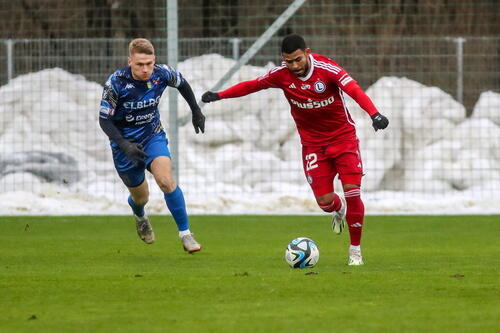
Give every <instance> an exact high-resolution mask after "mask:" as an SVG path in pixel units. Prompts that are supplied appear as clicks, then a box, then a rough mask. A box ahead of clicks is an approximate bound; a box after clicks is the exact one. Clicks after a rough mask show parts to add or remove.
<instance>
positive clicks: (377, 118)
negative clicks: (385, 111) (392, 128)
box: [372, 112, 389, 132]
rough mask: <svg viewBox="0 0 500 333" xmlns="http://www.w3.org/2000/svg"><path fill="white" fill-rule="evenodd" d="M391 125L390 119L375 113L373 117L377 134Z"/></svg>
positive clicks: (373, 124)
mask: <svg viewBox="0 0 500 333" xmlns="http://www.w3.org/2000/svg"><path fill="white" fill-rule="evenodd" d="M387 125H389V119H387V117H386V116H384V115H382V114H380V113H379V112H377V113H375V114H374V115H373V116H372V126H373V128H374V129H375V132H376V131H378V130H379V129H384V128H386V127H387Z"/></svg>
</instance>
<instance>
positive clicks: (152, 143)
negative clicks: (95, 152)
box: [112, 132, 170, 187]
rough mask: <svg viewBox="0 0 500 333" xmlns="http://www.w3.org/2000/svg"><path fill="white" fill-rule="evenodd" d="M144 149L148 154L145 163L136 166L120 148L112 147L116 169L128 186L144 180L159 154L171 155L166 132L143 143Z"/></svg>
mask: <svg viewBox="0 0 500 333" xmlns="http://www.w3.org/2000/svg"><path fill="white" fill-rule="evenodd" d="M142 149H143V150H144V152H145V153H146V154H147V155H148V156H147V157H146V159H145V160H144V164H142V165H140V166H136V165H134V163H133V162H132V160H131V159H129V158H128V157H127V156H126V155H125V154H124V153H123V152H122V151H121V149H120V148H118V147H113V148H112V151H113V161H114V163H115V168H116V171H117V172H118V175H119V176H120V178H121V179H122V181H123V183H124V184H125V185H126V186H127V187H136V186H139V185H141V184H142V182H144V179H145V177H146V175H145V170H146V169H148V170H149V166H150V165H151V163H152V162H153V160H154V159H155V158H157V157H159V156H167V157H170V151H169V150H168V140H167V138H166V136H165V133H164V132H161V133H158V134H155V135H153V136H152V137H151V138H150V139H149V140H148V141H146V142H145V143H143V147H142Z"/></svg>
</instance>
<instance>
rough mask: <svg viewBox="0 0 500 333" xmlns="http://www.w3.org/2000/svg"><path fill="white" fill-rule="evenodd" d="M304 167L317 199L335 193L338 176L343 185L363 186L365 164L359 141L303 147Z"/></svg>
mask: <svg viewBox="0 0 500 333" xmlns="http://www.w3.org/2000/svg"><path fill="white" fill-rule="evenodd" d="M302 165H303V167H304V173H305V176H306V179H307V182H308V183H309V185H311V188H312V190H313V192H314V196H315V197H319V196H322V195H325V194H327V193H331V192H333V179H334V178H335V176H336V175H337V174H338V175H339V178H340V181H341V182H342V184H344V185H345V184H353V185H358V186H361V177H362V176H363V163H362V161H361V154H360V153H359V143H358V140H356V141H343V142H339V143H335V144H332V145H329V146H322V147H309V146H302Z"/></svg>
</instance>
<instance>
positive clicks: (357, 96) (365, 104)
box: [342, 81, 389, 131]
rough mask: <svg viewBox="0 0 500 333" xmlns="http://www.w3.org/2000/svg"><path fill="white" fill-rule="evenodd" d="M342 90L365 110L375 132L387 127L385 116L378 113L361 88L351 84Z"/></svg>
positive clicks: (354, 83)
mask: <svg viewBox="0 0 500 333" xmlns="http://www.w3.org/2000/svg"><path fill="white" fill-rule="evenodd" d="M342 90H344V91H345V92H346V93H347V94H348V95H349V96H351V97H352V99H354V100H355V101H356V103H358V104H359V106H361V108H363V110H365V111H366V112H367V113H368V114H369V115H370V117H371V118H372V126H373V129H374V130H375V131H378V130H379V129H385V128H386V127H387V126H388V125H389V119H387V117H386V116H384V115H383V114H381V113H380V112H378V110H377V108H376V107H375V105H374V104H373V102H372V100H371V99H370V97H368V95H367V94H366V93H365V92H364V91H363V89H361V87H360V86H359V85H358V84H357V83H356V82H354V81H353V82H351V83H350V84H349V85H347V86H346V87H344V88H343V89H342Z"/></svg>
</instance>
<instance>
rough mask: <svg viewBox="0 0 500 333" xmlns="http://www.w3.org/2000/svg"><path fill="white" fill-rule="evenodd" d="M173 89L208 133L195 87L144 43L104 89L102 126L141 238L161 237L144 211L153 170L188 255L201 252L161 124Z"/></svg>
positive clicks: (138, 42)
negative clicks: (162, 106) (163, 98)
mask: <svg viewBox="0 0 500 333" xmlns="http://www.w3.org/2000/svg"><path fill="white" fill-rule="evenodd" d="M167 86H170V87H174V88H177V90H178V91H179V92H180V93H181V95H182V97H184V99H185V100H186V102H187V103H188V104H189V107H190V108H191V111H192V123H193V126H194V129H195V131H196V133H199V131H201V132H202V133H204V131H205V116H204V115H203V114H202V113H201V110H200V108H199V107H198V105H197V103H196V98H195V96H194V94H193V91H192V89H191V86H190V85H189V83H188V82H187V81H186V80H185V79H184V78H183V77H182V75H181V73H179V72H177V71H176V70H175V69H173V68H171V67H170V66H168V65H157V64H156V63H155V53H154V47H153V45H152V44H151V42H150V41H149V40H147V39H144V38H137V39H134V40H132V41H131V42H130V44H129V57H128V66H127V67H124V68H121V69H118V70H117V71H115V72H114V73H113V74H112V75H111V76H110V77H109V79H108V80H107V81H106V84H105V85H104V91H103V94H102V100H101V106H100V112H99V124H100V126H101V128H102V130H103V131H104V133H106V135H107V136H108V137H109V141H110V145H111V149H112V152H113V160H114V164H115V168H116V170H117V172H118V175H119V176H120V178H121V179H122V181H123V183H124V184H125V185H126V186H127V188H128V190H129V192H130V196H129V198H128V203H129V205H130V207H131V208H132V211H133V214H134V217H135V221H136V228H137V234H138V235H139V237H140V238H141V239H142V240H143V241H144V242H146V243H148V244H151V243H153V242H154V240H155V235H154V232H153V229H152V227H151V224H150V223H149V219H148V216H147V215H146V212H145V210H144V206H145V205H146V203H147V202H148V200H149V186H148V183H147V181H146V178H145V170H146V169H147V170H148V171H149V172H151V173H152V174H153V176H154V179H155V181H156V183H157V184H158V186H159V187H160V189H161V190H162V192H163V193H164V198H165V202H166V204H167V207H168V209H169V210H170V212H171V213H172V216H173V217H174V220H175V223H176V224H177V228H178V229H179V237H180V239H181V242H182V245H183V247H184V250H186V251H187V252H189V253H193V252H197V251H200V250H201V245H200V244H199V243H198V242H197V241H196V240H195V239H194V237H193V234H192V233H191V231H190V230H189V221H188V215H187V211H186V204H185V201H184V195H183V193H182V190H181V189H180V187H179V186H178V185H177V183H176V181H175V179H174V178H173V175H172V165H171V160H170V152H169V150H168V140H167V138H166V135H165V132H164V130H163V127H162V125H161V122H160V112H159V110H158V104H159V103H160V98H161V96H162V94H163V91H164V90H165V89H166V88H167Z"/></svg>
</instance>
